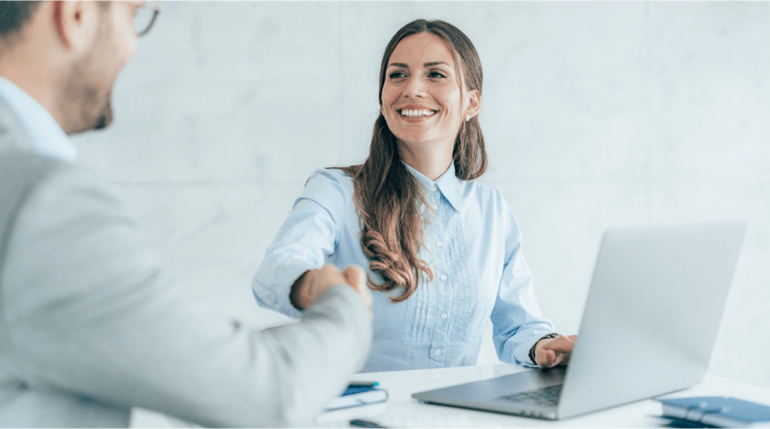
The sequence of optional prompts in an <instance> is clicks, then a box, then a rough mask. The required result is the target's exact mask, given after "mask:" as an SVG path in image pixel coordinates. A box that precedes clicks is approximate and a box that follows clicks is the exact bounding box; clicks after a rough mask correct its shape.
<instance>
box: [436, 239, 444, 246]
mask: <svg viewBox="0 0 770 429" xmlns="http://www.w3.org/2000/svg"><path fill="white" fill-rule="evenodd" d="M443 244H444V243H442V242H441V241H440V240H439V241H437V242H436V247H441V245H443Z"/></svg>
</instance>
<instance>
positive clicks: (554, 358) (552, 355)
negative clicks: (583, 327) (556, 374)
mask: <svg viewBox="0 0 770 429" xmlns="http://www.w3.org/2000/svg"><path fill="white" fill-rule="evenodd" d="M576 339H577V335H570V336H568V337H565V336H559V337H556V338H552V339H546V340H541V341H540V342H539V343H538V344H537V349H536V352H535V361H536V362H535V363H537V364H538V365H540V366H541V367H543V368H552V367H554V366H557V365H567V364H568V363H569V358H570V356H572V349H573V348H574V347H575V340H576Z"/></svg>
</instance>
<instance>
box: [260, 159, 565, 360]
mask: <svg viewBox="0 0 770 429" xmlns="http://www.w3.org/2000/svg"><path fill="white" fill-rule="evenodd" d="M405 165H406V164H405ZM407 168H408V169H409V171H410V172H411V173H412V174H413V175H414V176H415V177H417V179H419V182H420V183H422V184H423V185H424V186H425V190H426V192H427V201H428V203H429V205H431V208H432V210H427V209H426V208H425V207H423V210H422V213H423V216H424V217H426V219H427V220H428V222H429V223H428V225H427V226H426V227H425V228H424V239H423V243H424V247H425V248H424V249H421V251H420V253H419V256H420V258H422V259H423V260H424V261H426V262H428V263H430V264H431V266H432V267H433V270H434V273H435V280H434V281H432V282H431V281H430V280H429V278H428V277H427V276H425V275H423V276H422V277H421V278H420V282H419V285H418V287H417V290H416V291H415V293H414V294H413V295H412V296H411V297H409V299H407V300H406V301H404V302H401V303H398V304H394V303H392V302H391V301H390V300H389V299H388V296H387V294H385V293H383V292H372V295H373V303H372V307H373V312H374V341H373V345H372V350H371V352H370V354H369V358H368V360H367V361H366V365H365V367H364V370H363V371H364V372H375V371H392V370H405V369H421V368H441V367H452V366H464V365H475V364H476V359H477V357H478V353H479V347H480V346H481V338H482V334H483V332H484V328H485V327H486V324H487V321H488V320H490V319H491V321H492V324H493V328H494V329H493V341H494V344H495V348H496V349H497V355H498V357H499V358H500V360H501V361H503V362H506V363H513V362H519V363H522V364H525V365H532V362H531V361H530V360H529V357H528V353H529V349H530V347H531V346H532V344H534V343H535V341H537V340H538V339H539V338H541V337H542V336H543V335H546V334H548V333H551V332H553V330H554V329H553V325H552V324H551V322H549V321H548V320H546V319H544V318H543V316H542V313H541V311H540V308H539V306H538V304H537V301H536V299H535V294H534V291H533V288H532V275H531V274H530V271H529V268H528V267H527V264H526V262H524V257H523V255H522V253H521V233H520V231H519V226H518V224H517V222H516V218H515V217H514V214H513V210H512V209H511V207H510V205H509V204H508V203H507V202H506V201H505V199H504V198H503V196H502V194H501V193H500V191H499V190H498V189H497V188H496V187H494V186H491V185H488V184H484V183H479V182H468V181H463V180H459V179H458V178H457V177H455V168H454V165H452V166H451V167H450V168H449V170H447V172H446V173H444V174H443V175H442V176H441V177H439V178H438V179H437V180H436V181H435V182H433V181H431V180H430V179H428V178H427V177H425V176H424V175H422V174H421V173H420V172H418V171H417V170H415V169H414V168H412V167H410V166H408V165H407ZM360 237H361V228H360V224H359V218H358V212H357V210H356V207H355V205H354V203H353V181H352V179H351V177H350V176H348V175H347V174H345V173H343V172H342V171H340V170H318V171H316V172H314V173H313V175H312V176H311V177H310V180H308V182H307V184H306V186H305V189H304V190H303V192H302V195H301V196H300V197H299V198H298V199H297V200H296V201H295V203H294V207H293V209H292V211H291V213H290V214H289V216H288V218H287V219H286V221H285V222H284V223H283V225H282V226H281V228H280V230H279V231H278V235H277V236H276V237H275V241H274V242H273V244H272V245H271V246H270V247H269V248H268V249H267V252H266V255H265V259H264V260H263V261H262V264H261V265H260V267H259V269H258V271H257V274H256V276H255V277H254V281H253V284H252V288H253V290H254V295H255V296H256V298H257V301H258V302H259V304H260V305H261V306H263V307H267V308H271V309H274V310H277V311H279V312H281V313H284V314H286V315H289V316H293V317H299V316H300V313H299V311H298V310H297V309H296V308H294V307H293V306H292V305H291V303H290V301H289V291H290V289H291V286H292V284H293V283H294V281H295V280H296V279H297V278H299V276H300V275H302V273H304V272H305V271H307V270H311V269H316V268H320V267H321V266H323V265H324V264H325V263H331V264H334V265H336V266H337V267H339V268H340V269H343V268H344V267H345V266H347V265H350V264H357V265H360V266H362V267H364V269H365V270H366V272H367V274H368V275H369V278H370V279H371V280H372V281H373V282H375V283H382V277H380V275H379V274H378V273H376V272H372V271H370V270H369V269H368V267H369V260H368V259H367V258H366V256H365V255H364V252H363V250H362V247H361V238H360ZM389 294H390V295H392V296H398V295H400V294H401V290H400V289H397V290H395V291H393V292H391V293H389Z"/></svg>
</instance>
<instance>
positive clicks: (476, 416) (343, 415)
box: [131, 365, 770, 429]
mask: <svg viewBox="0 0 770 429" xmlns="http://www.w3.org/2000/svg"><path fill="white" fill-rule="evenodd" d="M525 370H526V368H523V367H521V366H518V365H487V366H469V367H460V368H442V369H429V370H428V369H426V370H415V371H394V372H377V373H365V374H356V375H355V376H354V377H353V378H354V379H355V380H373V381H379V382H380V385H381V387H384V388H385V389H387V390H388V393H389V396H390V398H389V399H388V402H386V403H384V404H375V405H367V406H364V407H357V408H350V409H347V410H340V411H334V412H330V413H324V414H322V415H320V416H319V417H318V419H317V422H316V424H314V425H310V426H308V427H307V428H304V429H310V428H313V429H315V428H323V429H343V428H348V427H349V426H348V424H347V422H348V421H349V420H351V419H355V418H362V419H366V420H372V421H378V420H381V419H392V418H394V417H409V418H413V419H420V420H430V419H431V418H439V419H440V418H447V417H448V418H452V419H454V420H455V421H457V422H468V423H470V424H471V425H470V427H469V429H477V428H490V429H491V428H496V429H502V428H552V429H556V428H586V429H588V428H590V429H596V428H613V429H615V428H624V429H625V428H660V427H661V425H662V423H661V422H662V420H660V419H658V418H657V416H660V414H661V407H660V404H659V403H657V402H654V401H652V400H645V401H640V402H636V403H633V404H629V405H624V406H620V407H616V408H612V409H609V410H604V411H599V412H596V413H592V414H588V415H585V416H580V417H575V418H572V419H567V420H561V421H555V422H554V421H546V420H537V419H529V418H524V417H515V416H508V415H504V414H495V413H487V412H481V411H472V410H464V409H460V408H452V407H444V406H439V405H428V404H421V403H418V402H416V401H414V400H413V399H412V397H411V395H412V393H414V392H420V391H423V390H430V389H437V388H440V387H446V386H451V385H454V384H460V383H466V382H469V381H475V380H483V379H487V378H492V377H496V376H500V375H506V374H512V373H514V372H518V371H525ZM608 388H610V389H611V388H613V387H612V386H608ZM696 395H697V396H734V397H737V398H741V399H747V400H751V401H757V402H762V403H766V404H770V389H767V388H762V387H757V386H753V385H750V384H746V383H741V382H737V381H732V380H728V379H725V378H721V377H716V376H712V375H707V376H706V379H705V381H704V382H703V383H702V384H700V385H698V386H695V387H693V388H690V389H687V390H683V391H680V392H677V393H674V394H672V395H670V396H672V397H675V396H696ZM149 428H153V429H157V428H165V429H190V428H196V429H197V428H200V427H199V426H196V425H190V424H188V423H184V422H180V421H178V420H175V419H169V418H166V417H165V416H162V415H160V414H156V413H151V412H149V411H144V410H137V411H135V412H134V414H133V416H132V424H131V429H149Z"/></svg>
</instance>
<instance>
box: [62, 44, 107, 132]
mask: <svg viewBox="0 0 770 429" xmlns="http://www.w3.org/2000/svg"><path fill="white" fill-rule="evenodd" d="M102 60H104V59H102ZM94 65H95V62H94V58H93V56H89V58H86V59H85V60H83V61H82V62H81V63H79V64H76V65H75V66H73V67H72V69H70V72H69V73H68V76H66V78H65V80H64V88H63V96H62V99H61V100H60V103H59V104H60V109H61V110H60V111H61V112H62V115H63V118H64V121H63V122H64V124H63V125H64V126H63V127H62V128H64V131H65V132H66V133H67V134H77V133H82V132H85V131H90V130H101V129H104V128H107V126H109V125H110V124H111V123H112V118H113V113H112V83H111V82H110V85H109V86H108V87H106V88H105V87H104V86H106V85H103V86H102V87H100V85H99V83H100V82H104V81H105V80H106V79H105V76H103V75H102V76H99V73H98V72H97V71H98V70H99V69H100V68H98V67H94Z"/></svg>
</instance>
